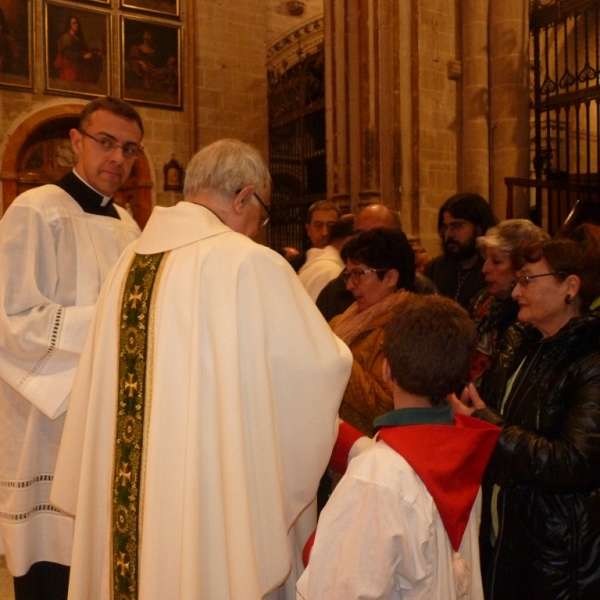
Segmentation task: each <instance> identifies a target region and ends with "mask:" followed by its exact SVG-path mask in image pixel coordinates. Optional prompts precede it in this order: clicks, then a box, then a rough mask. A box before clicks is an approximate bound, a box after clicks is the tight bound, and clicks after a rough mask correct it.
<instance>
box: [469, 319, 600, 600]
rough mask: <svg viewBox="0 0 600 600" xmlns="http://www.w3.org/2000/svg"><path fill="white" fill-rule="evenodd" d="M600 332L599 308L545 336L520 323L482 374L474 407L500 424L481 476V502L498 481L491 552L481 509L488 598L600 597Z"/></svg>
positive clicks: (486, 521)
mask: <svg viewBox="0 0 600 600" xmlns="http://www.w3.org/2000/svg"><path fill="white" fill-rule="evenodd" d="M599 341H600V315H599V314H598V313H596V314H591V315H587V316H585V317H582V318H579V319H572V320H571V321H570V322H569V323H568V324H567V325H566V326H565V327H564V328H563V329H561V331H559V332H558V333H557V334H556V335H554V336H551V337H548V338H545V339H540V336H539V333H538V332H537V331H536V330H534V329H533V328H530V327H528V326H524V325H521V324H518V325H516V326H515V327H514V328H512V329H511V331H510V332H509V335H508V336H507V341H506V345H505V346H504V347H503V348H502V349H501V351H500V353H499V354H498V356H497V358H496V360H495V362H494V364H493V365H492V367H491V368H490V370H489V371H488V372H487V373H486V375H485V376H484V382H483V384H482V386H481V391H482V398H483V399H484V400H485V401H486V403H487V404H488V407H487V408H485V409H482V410H478V411H475V413H474V416H476V417H479V418H481V419H484V420H486V421H489V422H491V423H495V424H497V425H500V426H501V427H502V435H501V436H500V438H499V440H498V444H497V446H496V449H495V452H494V455H493V457H492V460H491V462H490V464H489V466H488V470H487V473H486V477H485V480H484V502H485V501H486V500H487V502H488V503H489V502H491V497H492V491H493V488H494V485H497V486H499V488H500V489H499V492H498V502H497V507H498V509H497V513H498V519H499V528H498V538H497V540H496V543H495V546H494V547H493V549H491V552H490V553H488V552H487V551H486V550H487V549H490V546H489V540H490V523H491V521H490V511H489V504H487V503H486V504H484V513H483V515H482V529H481V550H482V569H483V576H484V586H485V590H486V598H488V599H494V600H508V599H513V598H515V599H516V598H526V599H527V600H533V599H547V600H558V599H563V598H578V599H588V598H589V599H592V598H593V599H595V600H597V599H598V598H600V344H599ZM524 357H525V359H524V361H523V362H522V364H521V361H522V360H523V358H524ZM519 365H521V367H520V369H519V371H518V373H517V375H516V377H515V379H514V382H513V385H512V388H511V391H510V393H509V395H508V397H507V398H506V402H505V403H504V406H503V407H502V410H501V413H502V414H500V408H501V406H502V402H503V398H504V392H505V389H506V384H507V382H508V379H509V377H510V375H511V374H513V373H514V371H515V370H516V369H517V368H518V367H519Z"/></svg>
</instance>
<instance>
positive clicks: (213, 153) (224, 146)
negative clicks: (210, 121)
mask: <svg viewBox="0 0 600 600" xmlns="http://www.w3.org/2000/svg"><path fill="white" fill-rule="evenodd" d="M270 184H271V177H270V175H269V171H268V169H267V167H266V165H265V163H264V161H263V159H262V157H261V155H260V153H259V152H258V150H257V149H256V148H254V147H253V146H250V145H249V144H245V143H244V142H240V141H239V140H234V139H223V140H219V141H217V142H214V143H212V144H210V145H208V146H206V147H204V148H203V149H202V150H200V151H199V152H197V153H196V154H194V156H193V157H192V160H191V161H190V163H189V164H188V166H187V169H186V172H185V184H184V188H183V193H184V195H185V196H186V197H189V196H194V195H195V194H197V193H198V192H200V191H202V190H212V191H215V192H217V193H219V194H220V195H222V196H228V195H232V194H234V193H235V192H237V191H238V190H240V189H242V188H243V187H245V186H247V185H253V186H254V187H255V188H256V191H257V193H259V194H262V193H263V192H264V191H265V189H266V188H267V187H269V186H270Z"/></svg>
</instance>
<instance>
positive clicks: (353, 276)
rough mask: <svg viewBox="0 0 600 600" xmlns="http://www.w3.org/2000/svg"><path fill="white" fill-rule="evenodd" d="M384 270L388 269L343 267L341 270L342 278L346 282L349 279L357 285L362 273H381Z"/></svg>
mask: <svg viewBox="0 0 600 600" xmlns="http://www.w3.org/2000/svg"><path fill="white" fill-rule="evenodd" d="M385 271H389V269H352V271H348V270H347V269H344V270H343V271H342V279H343V280H344V282H346V283H348V281H349V280H351V281H352V283H354V284H355V285H357V284H359V283H360V281H361V278H362V277H363V276H364V275H368V274H369V273H383V272H385Z"/></svg>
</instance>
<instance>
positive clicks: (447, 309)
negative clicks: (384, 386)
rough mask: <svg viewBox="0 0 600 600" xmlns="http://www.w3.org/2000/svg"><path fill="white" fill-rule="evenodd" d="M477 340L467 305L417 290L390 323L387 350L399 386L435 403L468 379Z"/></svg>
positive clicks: (385, 350)
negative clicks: (464, 306)
mask: <svg viewBox="0 0 600 600" xmlns="http://www.w3.org/2000/svg"><path fill="white" fill-rule="evenodd" d="M476 345H477V333H476V329H475V325H474V323H473V322H472V321H471V319H470V318H469V315H468V313H467V311H466V310H465V309H464V308H462V307H461V306H460V305H459V304H457V303H456V302H455V301H454V300H451V299H450V298H446V297H445V296H423V295H418V294H415V295H411V296H409V297H408V298H407V299H406V300H405V301H404V302H402V303H401V304H400V305H399V306H398V308H397V310H396V313H395V315H394V317H393V318H392V320H391V321H390V322H389V323H388V324H387V326H386V328H385V339H384V342H383V354H384V355H385V357H386V358H387V360H388V362H389V364H390V368H391V372H392V379H393V380H394V382H395V383H396V384H397V385H398V386H399V387H401V388H402V389H403V390H405V391H407V392H409V393H411V394H417V395H419V396H427V397H428V398H429V399H430V402H431V404H432V405H433V406H436V405H439V404H440V403H441V402H442V401H443V400H444V398H446V396H447V395H448V394H450V393H451V392H453V391H455V390H457V389H458V388H459V387H460V385H461V384H464V383H465V382H466V381H467V377H468V374H469V367H470V365H471V360H472V358H473V352H474V351H475V347H476Z"/></svg>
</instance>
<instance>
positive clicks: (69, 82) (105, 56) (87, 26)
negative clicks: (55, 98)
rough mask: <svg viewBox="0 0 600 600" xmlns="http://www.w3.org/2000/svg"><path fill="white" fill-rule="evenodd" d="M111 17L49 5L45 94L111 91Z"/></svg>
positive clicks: (45, 34)
mask: <svg viewBox="0 0 600 600" xmlns="http://www.w3.org/2000/svg"><path fill="white" fill-rule="evenodd" d="M110 40H111V24H110V15H109V14H107V13H104V12H100V11H96V10H91V9H87V8H73V7H72V6H68V5H62V4H54V3H52V2H45V4H44V68H45V86H46V87H45V91H46V92H47V93H50V94H60V95H61V96H64V95H67V96H84V97H90V96H105V95H107V94H109V92H110V69H111V66H110V65H111V61H110Z"/></svg>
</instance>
